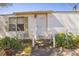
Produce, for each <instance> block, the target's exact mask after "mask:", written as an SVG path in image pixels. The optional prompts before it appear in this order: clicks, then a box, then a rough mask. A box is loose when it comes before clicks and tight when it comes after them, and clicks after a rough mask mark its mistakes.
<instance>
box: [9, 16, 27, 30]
mask: <svg viewBox="0 0 79 59" xmlns="http://www.w3.org/2000/svg"><path fill="white" fill-rule="evenodd" d="M27 29H28V17H10V18H9V31H24V30H27Z"/></svg>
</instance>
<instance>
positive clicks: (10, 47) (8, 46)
mask: <svg viewBox="0 0 79 59" xmlns="http://www.w3.org/2000/svg"><path fill="white" fill-rule="evenodd" d="M0 46H1V48H3V49H4V50H5V52H6V54H7V55H12V54H13V53H14V52H16V51H18V50H19V49H20V48H21V44H20V42H19V40H18V39H16V38H10V37H5V38H2V39H1V40H0Z"/></svg>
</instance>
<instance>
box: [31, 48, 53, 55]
mask: <svg viewBox="0 0 79 59" xmlns="http://www.w3.org/2000/svg"><path fill="white" fill-rule="evenodd" d="M51 52H53V50H52V48H42V47H40V48H33V49H32V53H31V56H50V55H51Z"/></svg>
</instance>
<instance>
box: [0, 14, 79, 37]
mask: <svg viewBox="0 0 79 59" xmlns="http://www.w3.org/2000/svg"><path fill="white" fill-rule="evenodd" d="M14 16H16V17H17V16H24V17H28V32H29V37H30V38H33V37H34V35H39V34H40V33H37V31H39V32H40V31H41V32H42V33H43V35H44V32H46V31H47V30H48V32H50V33H52V34H53V33H57V32H66V31H69V32H73V33H75V34H79V14H78V13H51V14H37V16H36V17H35V16H34V14H30V15H26V14H24V15H22V14H20V15H13V16H11V15H10V16H0V37H4V36H10V37H15V36H17V33H16V31H10V32H9V31H8V30H7V28H8V17H14ZM38 25H39V28H38ZM37 28H38V29H37ZM18 33H25V31H23V32H18ZM20 38H22V37H21V36H20Z"/></svg>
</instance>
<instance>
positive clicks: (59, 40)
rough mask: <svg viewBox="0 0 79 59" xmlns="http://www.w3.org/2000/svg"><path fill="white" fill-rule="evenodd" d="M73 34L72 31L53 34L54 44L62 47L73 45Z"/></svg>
mask: <svg viewBox="0 0 79 59" xmlns="http://www.w3.org/2000/svg"><path fill="white" fill-rule="evenodd" d="M73 36H74V35H73V34H72V33H70V32H69V33H63V32H60V33H57V34H56V35H55V39H56V44H57V46H61V47H64V48H71V47H73Z"/></svg>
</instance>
